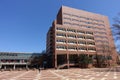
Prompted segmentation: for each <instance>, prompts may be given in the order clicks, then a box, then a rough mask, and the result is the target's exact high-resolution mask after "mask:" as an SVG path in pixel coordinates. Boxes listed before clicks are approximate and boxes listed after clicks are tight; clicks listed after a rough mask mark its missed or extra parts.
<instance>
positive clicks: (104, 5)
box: [0, 0, 120, 52]
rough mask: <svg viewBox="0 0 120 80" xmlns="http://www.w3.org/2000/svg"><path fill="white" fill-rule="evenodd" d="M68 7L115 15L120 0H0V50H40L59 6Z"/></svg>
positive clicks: (111, 18) (119, 8) (43, 47)
mask: <svg viewBox="0 0 120 80" xmlns="http://www.w3.org/2000/svg"><path fill="white" fill-rule="evenodd" d="M62 5H65V6H69V7H73V8H77V9H82V10H86V11H89V12H94V13H99V14H102V15H106V16H108V17H109V19H110V25H112V24H113V18H114V17H115V16H117V13H118V12H120V0H0V52H41V51H42V50H45V48H46V33H47V31H48V29H49V27H50V26H51V23H52V21H53V20H54V19H55V18H56V15H57V12H58V10H59V8H60V7H61V6H62Z"/></svg>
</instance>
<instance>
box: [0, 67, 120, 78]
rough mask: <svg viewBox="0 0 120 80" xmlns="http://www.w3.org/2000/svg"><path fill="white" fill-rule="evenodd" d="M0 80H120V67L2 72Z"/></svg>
mask: <svg viewBox="0 0 120 80" xmlns="http://www.w3.org/2000/svg"><path fill="white" fill-rule="evenodd" d="M0 80H120V66H118V67H112V68H91V69H79V68H70V69H60V70H59V69H58V70H55V69H47V70H41V71H40V73H39V71H38V70H28V71H2V72H0Z"/></svg>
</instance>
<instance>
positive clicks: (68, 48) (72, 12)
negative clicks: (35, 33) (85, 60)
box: [46, 6, 116, 68]
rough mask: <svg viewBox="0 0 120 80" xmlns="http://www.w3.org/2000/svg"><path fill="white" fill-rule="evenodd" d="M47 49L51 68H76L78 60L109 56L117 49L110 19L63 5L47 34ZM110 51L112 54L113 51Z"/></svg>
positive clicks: (113, 56) (114, 58)
mask: <svg viewBox="0 0 120 80" xmlns="http://www.w3.org/2000/svg"><path fill="white" fill-rule="evenodd" d="M46 46H47V47H46V50H47V53H48V54H49V55H51V56H52V63H53V64H52V66H53V67H55V68H58V67H59V66H62V65H63V66H64V65H66V66H68V67H70V66H73V65H74V64H75V57H77V56H79V55H80V54H87V55H88V56H89V57H93V56H95V55H96V54H97V55H108V54H109V55H110V56H112V59H113V60H112V61H113V62H114V63H115V62H116V50H115V48H114V47H115V45H114V41H113V37H112V34H111V30H110V25H109V22H108V18H107V16H104V15H100V14H95V13H91V12H87V11H83V10H78V9H74V8H70V7H66V6H62V7H61V8H60V10H59V12H58V14H57V17H56V20H54V21H53V24H52V26H51V27H50V29H49V31H48V33H47V44H46ZM110 50H111V51H110Z"/></svg>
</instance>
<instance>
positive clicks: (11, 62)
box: [0, 52, 40, 69]
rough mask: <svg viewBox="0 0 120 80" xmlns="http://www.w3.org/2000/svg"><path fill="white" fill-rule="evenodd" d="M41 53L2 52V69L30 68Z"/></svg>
mask: <svg viewBox="0 0 120 80" xmlns="http://www.w3.org/2000/svg"><path fill="white" fill-rule="evenodd" d="M39 55H40V54H39V53H19V52H0V69H7V68H12V69H16V68H28V66H29V65H30V63H31V61H32V60H33V59H34V58H35V57H36V56H39Z"/></svg>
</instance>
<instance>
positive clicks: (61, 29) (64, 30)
mask: <svg viewBox="0 0 120 80" xmlns="http://www.w3.org/2000/svg"><path fill="white" fill-rule="evenodd" d="M56 30H57V31H60V32H66V29H65V28H59V27H58V28H56Z"/></svg>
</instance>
